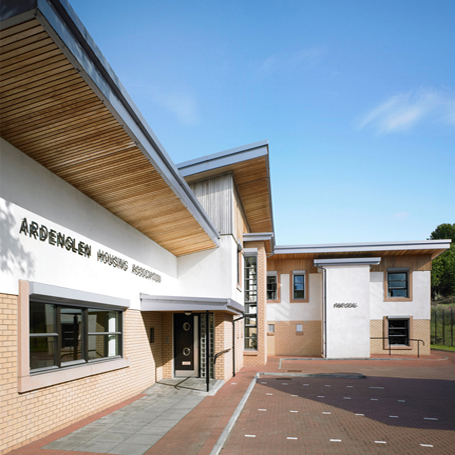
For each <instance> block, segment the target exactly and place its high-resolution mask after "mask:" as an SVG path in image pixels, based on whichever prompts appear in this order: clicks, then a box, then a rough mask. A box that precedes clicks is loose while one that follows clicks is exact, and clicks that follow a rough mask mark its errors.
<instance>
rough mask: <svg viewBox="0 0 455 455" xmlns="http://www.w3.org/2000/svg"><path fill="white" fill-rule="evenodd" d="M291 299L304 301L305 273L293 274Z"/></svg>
mask: <svg viewBox="0 0 455 455" xmlns="http://www.w3.org/2000/svg"><path fill="white" fill-rule="evenodd" d="M292 298H293V300H305V273H300V272H294V273H293V274H292Z"/></svg>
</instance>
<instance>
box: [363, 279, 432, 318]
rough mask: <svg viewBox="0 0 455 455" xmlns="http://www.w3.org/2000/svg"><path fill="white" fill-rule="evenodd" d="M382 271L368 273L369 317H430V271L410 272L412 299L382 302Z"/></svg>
mask: <svg viewBox="0 0 455 455" xmlns="http://www.w3.org/2000/svg"><path fill="white" fill-rule="evenodd" d="M384 275H385V274H384V272H372V273H371V274H370V317H371V319H382V318H383V317H384V316H413V317H414V319H431V272H430V271H421V272H415V271H413V272H412V300H409V301H402V302H384Z"/></svg>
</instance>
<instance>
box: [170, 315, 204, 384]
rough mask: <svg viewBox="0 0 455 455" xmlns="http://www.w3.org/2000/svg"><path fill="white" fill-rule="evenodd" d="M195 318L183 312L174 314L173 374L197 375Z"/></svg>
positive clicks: (177, 375) (180, 375) (179, 375)
mask: <svg viewBox="0 0 455 455" xmlns="http://www.w3.org/2000/svg"><path fill="white" fill-rule="evenodd" d="M196 322H197V319H196V316H195V315H194V316H193V315H186V314H185V313H175V314H174V370H175V373H174V375H175V376H176V377H185V378H186V377H188V376H196V375H197V358H198V356H197V352H195V351H196V349H195V348H196V346H197V343H196V342H195V340H197V324H196Z"/></svg>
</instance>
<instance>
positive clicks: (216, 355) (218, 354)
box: [213, 348, 231, 365]
mask: <svg viewBox="0 0 455 455" xmlns="http://www.w3.org/2000/svg"><path fill="white" fill-rule="evenodd" d="M230 350H231V348H229V349H225V350H224V351H221V352H217V353H216V354H215V356H214V357H213V364H214V365H215V363H216V359H217V358H218V357H219V356H220V355H222V354H226V352H229V351H230Z"/></svg>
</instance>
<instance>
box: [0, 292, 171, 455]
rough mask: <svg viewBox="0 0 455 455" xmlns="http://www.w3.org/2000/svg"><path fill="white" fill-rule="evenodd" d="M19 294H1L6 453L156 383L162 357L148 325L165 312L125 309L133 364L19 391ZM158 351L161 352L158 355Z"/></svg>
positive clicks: (1, 415)
mask: <svg viewBox="0 0 455 455" xmlns="http://www.w3.org/2000/svg"><path fill="white" fill-rule="evenodd" d="M17 308H18V304H17V296H15V295H6V294H0V330H1V332H0V363H1V369H0V371H1V375H0V396H1V411H0V455H4V454H5V453H7V452H9V451H11V450H13V449H15V448H18V447H21V446H22V445H25V444H27V443H29V442H32V441H34V440H36V439H39V438H41V437H43V436H45V435H47V434H49V433H52V432H54V431H56V430H59V429H61V428H64V427H66V426H68V425H70V424H72V423H74V422H77V421H79V420H81V419H83V418H85V417H88V416H90V415H92V414H94V413H96V412H99V411H101V410H103V409H105V408H107V407H109V406H113V405H115V404H117V403H119V402H121V401H123V400H126V399H128V398H130V397H133V396H135V395H137V394H138V393H141V392H142V391H144V390H145V389H146V388H147V387H149V386H150V385H152V384H153V383H154V382H155V367H157V370H158V371H159V370H160V368H161V367H162V365H160V363H162V361H161V359H160V358H159V357H160V356H159V354H157V351H156V349H155V347H153V348H151V345H150V344H149V340H148V330H147V327H150V326H151V324H158V322H159V320H160V316H158V315H154V316H153V315H151V316H145V317H142V316H141V312H140V311H136V310H128V311H126V312H125V313H124V338H125V339H124V346H125V357H126V358H128V359H129V360H130V361H131V366H130V367H128V368H123V369H121V370H116V371H112V372H108V373H103V374H98V375H94V376H90V377H87V378H83V379H79V380H74V381H69V382H66V383H63V384H58V385H55V386H51V387H46V388H43V389H40V390H36V391H31V392H26V393H22V394H19V393H18V392H17V348H18V346H17V340H18V336H17ZM154 355H155V356H156V357H154Z"/></svg>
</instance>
